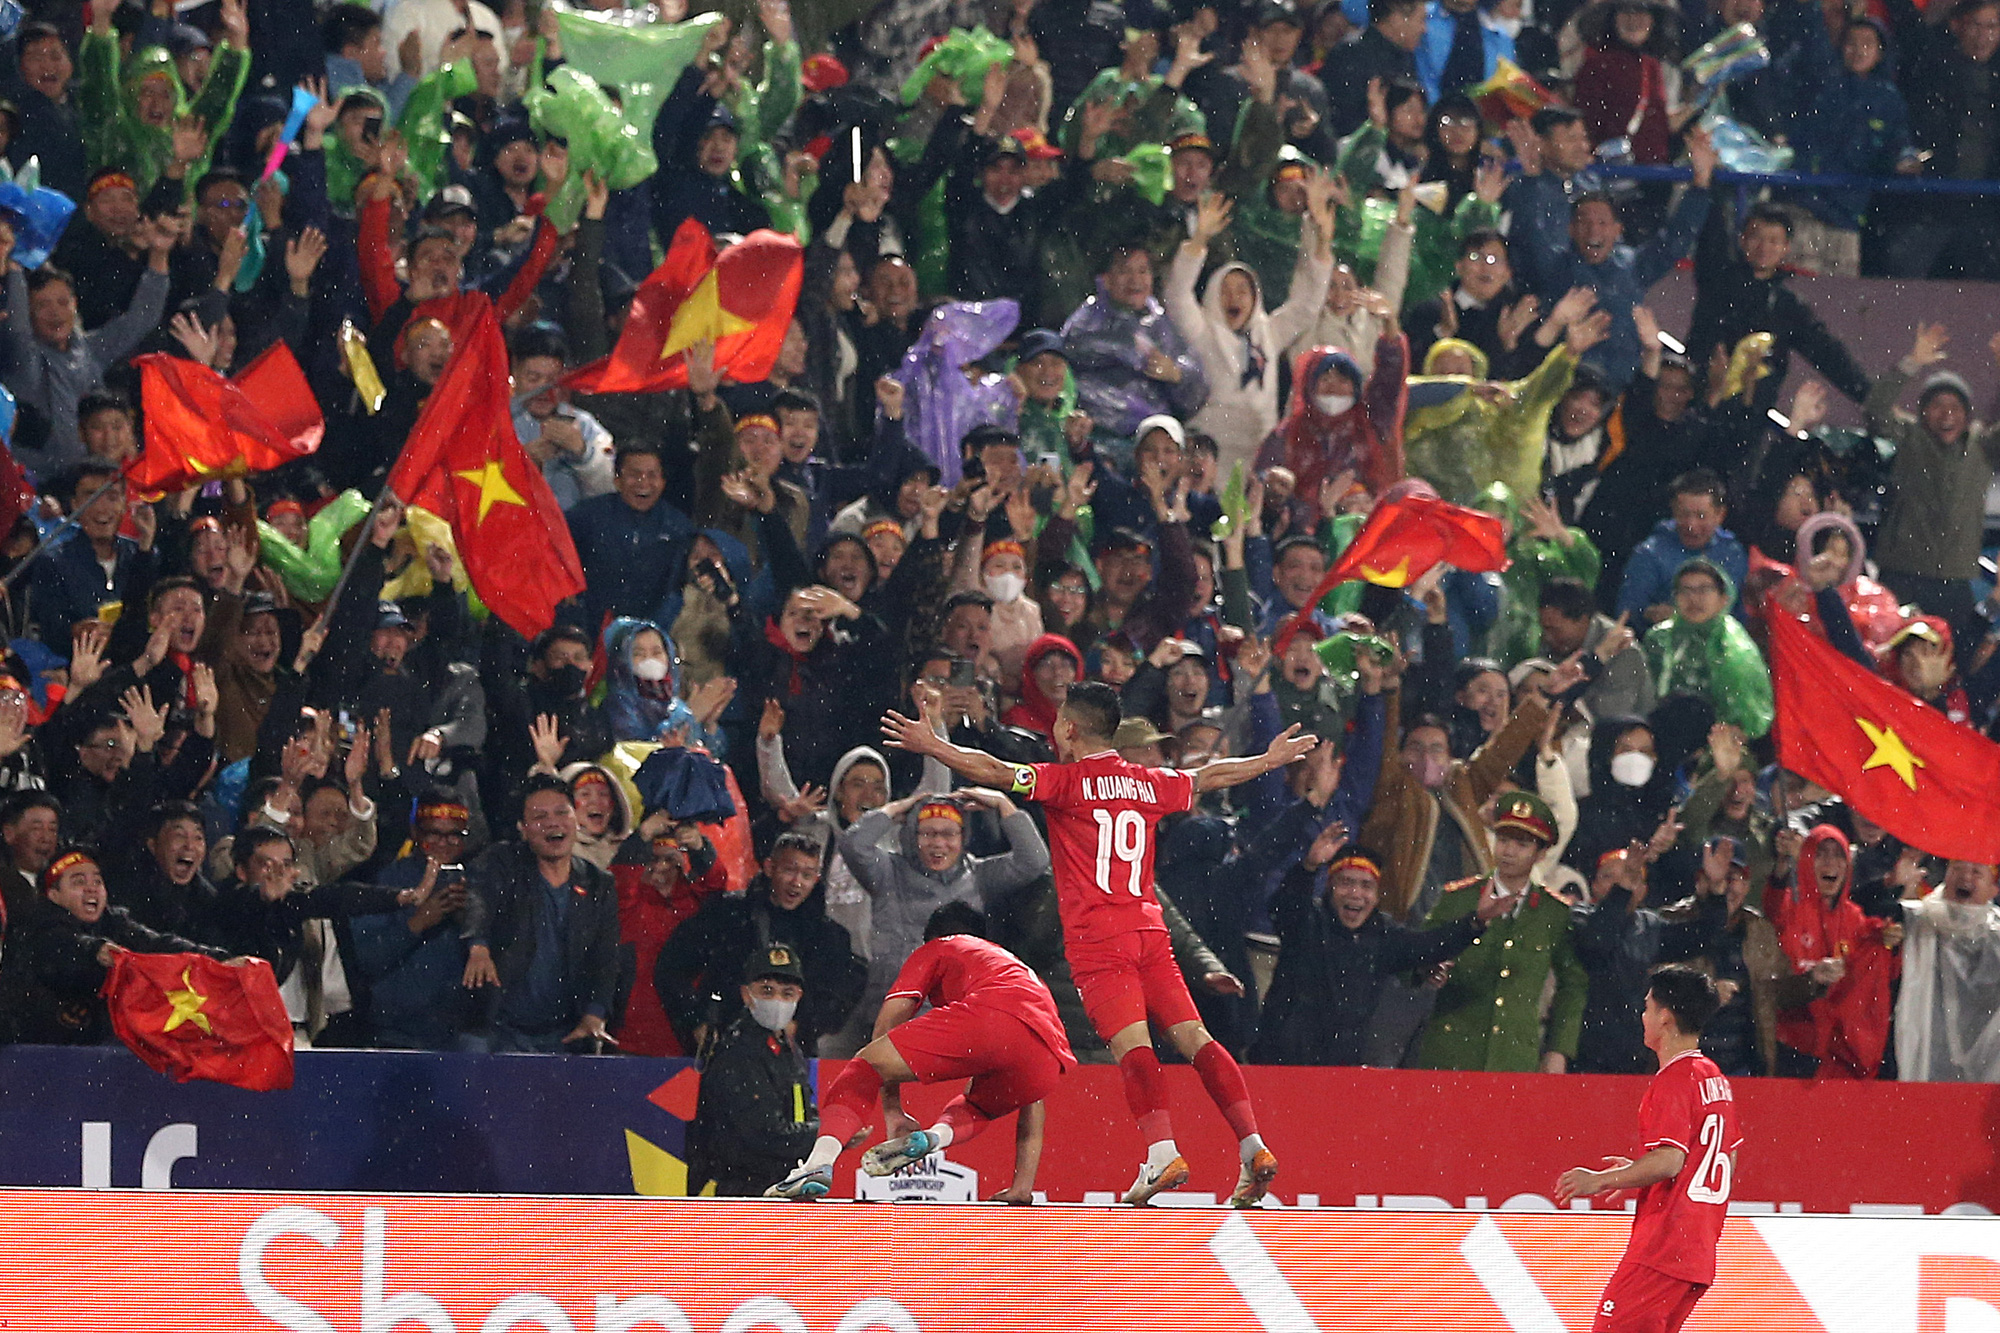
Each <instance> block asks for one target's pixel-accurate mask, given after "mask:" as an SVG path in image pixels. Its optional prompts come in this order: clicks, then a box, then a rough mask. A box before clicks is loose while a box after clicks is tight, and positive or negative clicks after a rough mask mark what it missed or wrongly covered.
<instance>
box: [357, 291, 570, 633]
mask: <svg viewBox="0 0 2000 1333" xmlns="http://www.w3.org/2000/svg"><path fill="white" fill-rule="evenodd" d="M512 395H513V381H512V380H511V379H510V378H509V377H508V374H507V344H506V341H505V340H504V339H503V338H502V337H501V336H500V323H499V321H498V320H497V319H496V318H495V317H494V313H493V305H492V303H491V302H490V301H489V302H484V303H482V304H480V305H479V306H478V307H477V308H476V309H475V311H474V313H473V318H472V320H471V321H470V326H469V327H468V328H467V330H466V337H465V340H464V341H463V342H462V343H460V344H459V346H458V348H457V349H456V350H455V351H454V352H453V353H452V358H451V361H450V363H449V364H448V365H446V366H445V370H444V374H443V375H442V376H440V377H439V379H438V382H437V387H436V388H434V389H433V390H431V396H430V398H429V399H428V400H427V401H426V402H425V403H424V408H423V411H422V412H420V413H419V414H418V415H417V424H416V425H415V426H413V427H412V428H411V430H410V438H409V439H408V440H407V441H405V442H404V445H403V452H402V455H401V456H400V457H399V458H397V460H396V467H395V470H394V471H392V472H390V474H389V487H390V489H391V490H393V491H394V492H395V493H396V496H397V498H399V499H401V500H402V501H403V503H405V504H409V505H416V506H417V507H419V508H422V509H428V510H429V511H430V512H431V513H433V514H436V515H437V516H438V517H440V518H442V519H444V520H445V521H446V522H448V523H450V524H451V533H452V539H453V540H454V541H455V542H456V543H457V545H458V556H459V559H460V560H461V561H462V562H463V563H464V565H465V572H466V575H467V576H468V577H469V578H471V580H472V590H473V591H474V592H476V593H478V594H479V598H480V600H481V601H483V602H485V603H486V606H487V609H489V610H490V611H492V612H493V614H494V615H496V616H498V617H500V619H501V620H502V621H504V622H506V623H507V624H508V625H510V626H512V627H513V629H514V630H515V631H516V632H518V633H519V634H520V635H521V637H523V638H528V639H532V638H533V637H534V636H535V635H537V634H540V633H541V632H542V631H543V630H545V629H547V628H548V627H549V626H550V625H553V624H554V623H555V617H556V604H557V603H558V602H561V601H562V600H563V599H564V598H566V597H573V596H575V595H576V594H577V593H580V592H582V591H583V586H584V585H583V562H582V561H580V560H579V559H577V554H576V544H575V543H574V542H572V541H571V540H570V535H569V524H568V523H567V522H565V521H564V519H563V514H562V509H561V507H560V506H558V505H557V504H556V497H555V495H554V494H553V493H552V492H551V491H550V490H549V484H548V482H546V481H544V480H542V470H541V469H540V468H539V467H537V466H535V464H534V463H533V462H532V461H531V460H530V459H529V458H528V455H527V451H526V450H524V449H522V448H521V441H520V438H519V437H518V436H516V435H515V434H514V418H513V416H512V413H511V407H510V404H511V399H512Z"/></svg>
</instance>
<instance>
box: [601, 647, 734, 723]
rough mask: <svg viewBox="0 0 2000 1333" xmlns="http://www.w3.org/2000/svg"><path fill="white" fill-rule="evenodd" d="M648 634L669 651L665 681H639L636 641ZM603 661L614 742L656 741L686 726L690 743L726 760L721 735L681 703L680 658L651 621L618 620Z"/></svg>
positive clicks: (606, 695)
mask: <svg viewBox="0 0 2000 1333" xmlns="http://www.w3.org/2000/svg"><path fill="white" fill-rule="evenodd" d="M645 630H651V631H653V633H655V634H657V635H659V636H660V640H661V642H663V643H665V644H666V646H667V676H666V679H664V680H640V679H639V678H638V677H637V676H636V675H634V674H633V672H632V640H633V639H635V638H637V637H638V636H639V634H640V633H641V632H642V631H645ZM604 658H605V667H604V715H605V717H606V718H607V719H608V720H609V721H610V723H611V738H612V739H613V740H619V741H656V740H659V739H660V737H661V736H662V735H663V734H665V733H666V732H669V731H673V730H676V729H678V728H680V727H686V728H687V729H688V739H689V740H690V741H692V742H695V743H697V744H700V745H703V746H706V747H707V748H708V751H709V753H710V754H713V755H715V756H716V757H717V758H721V757H723V755H724V754H725V753H726V750H725V747H724V742H723V739H722V734H721V732H719V731H718V730H716V729H715V728H713V727H704V726H702V725H701V724H700V723H699V722H697V721H696V720H695V715H694V710H692V709H690V708H689V707H688V706H687V704H686V703H684V702H682V700H681V654H680V649H679V648H678V647H677V646H676V645H675V643H674V640H673V636H672V635H670V634H668V633H667V632H666V631H665V630H663V629H661V628H660V627H659V626H658V625H657V624H655V623H654V622H652V621H650V620H638V619H635V618H633V617H630V616H620V617H619V618H618V619H616V620H614V621H612V622H611V623H610V625H608V626H606V627H605V630H604Z"/></svg>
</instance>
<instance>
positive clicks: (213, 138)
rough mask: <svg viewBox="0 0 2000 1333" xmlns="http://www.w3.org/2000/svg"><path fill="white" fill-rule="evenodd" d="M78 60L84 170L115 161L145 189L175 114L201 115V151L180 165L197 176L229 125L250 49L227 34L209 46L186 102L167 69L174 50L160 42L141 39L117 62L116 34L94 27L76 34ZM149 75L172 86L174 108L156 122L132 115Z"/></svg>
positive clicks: (167, 146) (160, 167) (163, 161)
mask: <svg viewBox="0 0 2000 1333" xmlns="http://www.w3.org/2000/svg"><path fill="white" fill-rule="evenodd" d="M80 54H81V60H80V64H81V65H82V81H81V84H80V85H79V88H78V101H79V109H80V110H81V111H82V112H83V115H82V116H81V120H82V122H83V142H84V147H85V148H86V149H87V150H88V151H89V155H90V167H91V170H93V171H97V170H100V169H102V168H104V167H118V168H120V169H122V170H124V171H127V172H129V173H131V176H132V181H133V183H134V184H135V185H137V186H138V189H139V197H140V198H141V199H143V198H145V197H146V194H147V192H148V191H149V190H151V189H152V188H153V185H154V183H155V182H156V181H158V180H159V179H160V177H161V176H163V175H165V174H166V170H167V168H168V166H170V165H172V163H173V160H174V133H173V122H174V121H176V120H178V119H180V118H181V117H182V116H187V115H192V116H197V117H199V118H200V119H201V122H202V124H204V125H205V126H207V128H208V143H209V151H208V152H207V153H205V154H203V155H202V157H201V159H200V160H199V161H195V162H190V163H189V164H188V168H187V176H186V180H187V186H188V189H189V190H192V189H193V188H194V183H195V182H196V181H198V180H200V179H201V177H202V173H204V172H206V171H207V170H208V164H209V161H210V159H211V158H212V157H213V156H214V154H215V145H216V144H218V143H220V142H222V136H223V135H224V134H225V133H227V132H228V130H229V122H230V120H231V119H232V118H233V117H234V116H235V114H236V97H237V94H239V93H241V92H242V91H243V81H244V80H245V79H247V78H248V77H249V76H250V53H249V52H247V51H239V50H237V49H236V48H235V47H234V46H232V45H231V44H230V43H228V42H223V43H222V44H221V45H219V46H217V47H216V48H215V54H214V56H213V58H212V59H211V60H210V61H209V64H208V78H207V79H205V80H204V81H203V82H202V85H201V91H200V93H198V94H197V95H196V96H195V98H194V100H193V101H192V102H190V101H189V100H188V96H187V90H186V89H184V88H182V87H181V80H180V75H179V74H178V73H177V72H176V71H175V69H174V58H173V57H172V56H171V55H169V54H168V53H167V51H166V49H165V48H164V47H158V46H148V47H142V48H141V49H139V50H137V51H135V52H133V53H132V58H131V59H130V60H129V61H127V62H123V64H122V67H121V62H120V60H119V55H118V39H117V38H116V37H111V36H107V35H104V34H102V33H97V32H88V33H85V34H84V37H83V49H82V51H81V53H80ZM149 78H165V79H166V80H167V81H168V82H169V83H170V84H171V85H172V87H173V90H174V111H173V115H172V116H171V117H169V118H168V120H167V123H166V124H164V125H148V124H147V123H146V122H145V121H143V120H141V119H139V103H138V97H137V93H138V89H139V85H140V83H142V82H143V81H145V80H146V79H149Z"/></svg>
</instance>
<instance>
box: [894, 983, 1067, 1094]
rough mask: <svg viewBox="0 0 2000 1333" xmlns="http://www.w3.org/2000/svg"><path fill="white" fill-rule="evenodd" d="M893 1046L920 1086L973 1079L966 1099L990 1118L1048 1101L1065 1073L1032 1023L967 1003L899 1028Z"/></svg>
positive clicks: (939, 1011) (930, 1014)
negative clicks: (1036, 1033) (1032, 1026)
mask: <svg viewBox="0 0 2000 1333" xmlns="http://www.w3.org/2000/svg"><path fill="white" fill-rule="evenodd" d="M889 1044H890V1045H892V1046H894V1047H895V1048H896V1054H898V1055H900V1056H902V1057H903V1063H904V1064H906V1065H908V1066H909V1067H910V1072H911V1073H913V1074H915V1075H916V1076H917V1081H918V1082H919V1083H950V1082H953V1081H954V1080H957V1079H961V1078H969V1079H971V1080H972V1086H971V1087H969V1088H967V1089H966V1093H965V1099H966V1100H967V1101H968V1102H970V1103H972V1105H973V1106H974V1107H975V1108H976V1109H977V1110H978V1111H979V1112H980V1114H982V1115H984V1116H986V1117H987V1118H988V1119H989V1120H998V1119H999V1118H1000V1117H1001V1116H1004V1115H1006V1114H1008V1113H1009V1112H1012V1111H1016V1110H1019V1109H1020V1108H1021V1107H1023V1106H1027V1105H1029V1104H1030V1103H1033V1102H1038V1101H1040V1100H1042V1098H1044V1097H1046V1096H1048V1095H1049V1092H1050V1091H1051V1090H1052V1089H1053V1088H1054V1087H1055V1085H1056V1081H1057V1080H1058V1079H1060V1078H1061V1077H1062V1072H1063V1067H1062V1061H1060V1060H1058V1059H1057V1058H1056V1053H1055V1052H1054V1051H1052V1050H1050V1049H1049V1048H1048V1045H1047V1044H1046V1043H1045V1042H1043V1041H1042V1039H1041V1038H1040V1037H1038V1036H1036V1035H1035V1030H1034V1029H1033V1028H1031V1027H1029V1026H1028V1025H1027V1024H1026V1023H1023V1022H1022V1021H1021V1020H1020V1019H1018V1018H1016V1017H1014V1016H1013V1015H1012V1014H1010V1013H1008V1012H1006V1011H1005V1010H1004V1009H989V1008H986V1007H984V1006H979V1005H971V1004H967V1003H965V1002H964V1001H962V1000H961V1001H959V1002H958V1003H956V1004H947V1005H945V1006H944V1007H943V1008H941V1009H933V1010H931V1011H930V1012H929V1013H927V1014H924V1015H922V1016H920V1017H917V1018H913V1019H911V1020H910V1021H909V1022H907V1023H902V1024H899V1025H897V1026H896V1027H895V1028H893V1029H891V1030H890V1032H889Z"/></svg>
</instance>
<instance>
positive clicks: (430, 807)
mask: <svg viewBox="0 0 2000 1333" xmlns="http://www.w3.org/2000/svg"><path fill="white" fill-rule="evenodd" d="M417 818H418V819H463V820H465V821H467V822H468V823H470V822H471V820H472V812H471V811H469V810H467V809H466V808H465V807H464V806H462V805H460V804H459V803H458V802H456V801H431V802H428V803H426V804H424V805H420V806H418V807H417Z"/></svg>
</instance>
